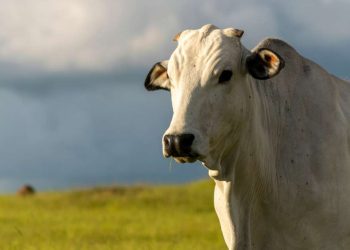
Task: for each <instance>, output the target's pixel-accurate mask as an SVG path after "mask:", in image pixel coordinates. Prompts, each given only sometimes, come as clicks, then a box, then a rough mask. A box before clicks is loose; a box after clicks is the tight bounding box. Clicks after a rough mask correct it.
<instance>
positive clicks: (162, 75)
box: [145, 61, 170, 91]
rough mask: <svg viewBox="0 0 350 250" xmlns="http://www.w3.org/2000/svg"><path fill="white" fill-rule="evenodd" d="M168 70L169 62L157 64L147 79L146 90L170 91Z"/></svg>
mask: <svg viewBox="0 0 350 250" xmlns="http://www.w3.org/2000/svg"><path fill="white" fill-rule="evenodd" d="M167 68H168V61H163V62H158V63H156V64H155V65H154V66H153V67H152V69H151V70H150V71H149V73H148V75H147V77H146V80H145V88H146V89H147V90H149V91H152V90H157V89H165V90H170V81H169V76H168V73H167Z"/></svg>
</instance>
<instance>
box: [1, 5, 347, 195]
mask: <svg viewBox="0 0 350 250" xmlns="http://www.w3.org/2000/svg"><path fill="white" fill-rule="evenodd" d="M349 11H350V1H349V0H295V1H277V0H266V1H261V0H245V1H232V0H231V1H228V0H227V1H226V0H222V1H213V0H212V1H210V0H192V1H187V0H186V1H185V0H178V1H166V0H147V1H146V0H137V1H136V0H99V1H95V0H61V1H53V0H30V1H29V0H11V1H6V0H0V192H1V191H8V190H14V189H15V188H16V187H17V186H18V185H20V184H21V183H23V182H31V183H34V184H35V185H37V186H39V187H42V188H43V189H50V188H58V187H70V186H78V185H92V184H93V185H95V184H104V183H111V182H124V183H128V182H168V181H172V182H176V181H186V180H190V179H192V178H198V177H202V176H204V175H205V171H204V170H203V169H201V168H200V167H198V166H195V167H192V166H189V167H187V166H186V167H184V168H181V167H179V166H177V165H176V164H174V165H175V167H173V168H174V170H171V171H169V165H171V164H172V163H169V160H163V159H162V158H161V154H160V138H161V134H162V131H163V130H164V129H165V128H166V126H167V123H168V121H169V119H170V117H171V109H170V101H169V96H168V95H167V94H166V93H156V94H152V95H150V94H149V93H146V92H144V91H143V89H142V83H143V80H144V76H145V74H146V73H147V71H148V69H149V68H150V67H151V66H152V65H153V63H155V62H157V61H159V60H162V59H166V58H167V57H169V55H170V53H171V51H172V50H173V49H174V48H175V46H176V44H175V43H173V42H172V37H173V36H174V35H175V34H176V33H178V32H179V31H181V30H183V29H187V28H199V27H201V26H202V25H204V24H207V23H213V24H215V25H217V26H219V27H222V28H226V27H235V28H240V29H243V30H245V34H244V38H243V40H242V42H243V43H244V44H245V45H246V47H248V48H252V47H254V46H255V45H256V44H257V43H258V42H259V41H260V40H261V39H263V38H265V37H279V38H282V39H284V40H286V41H287V42H289V43H290V44H291V45H292V46H294V47H295V48H296V49H297V50H298V51H299V52H301V53H302V54H303V55H305V56H307V57H309V58H311V59H313V60H314V61H316V62H318V63H319V64H321V65H322V66H324V67H325V68H326V69H327V70H329V71H330V72H332V73H334V74H336V75H338V76H340V77H342V78H346V79H350V60H349V58H350V50H349V48H348V46H349V44H350V31H349V24H350V15H349Z"/></svg>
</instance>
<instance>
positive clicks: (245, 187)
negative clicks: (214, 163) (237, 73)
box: [218, 76, 279, 202]
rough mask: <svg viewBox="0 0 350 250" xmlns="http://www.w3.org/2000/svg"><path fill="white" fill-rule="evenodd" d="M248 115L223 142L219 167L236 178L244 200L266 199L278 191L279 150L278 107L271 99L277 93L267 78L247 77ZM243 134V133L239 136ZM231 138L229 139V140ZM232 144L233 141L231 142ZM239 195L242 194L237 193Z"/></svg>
mask: <svg viewBox="0 0 350 250" xmlns="http://www.w3.org/2000/svg"><path fill="white" fill-rule="evenodd" d="M246 82H248V84H247V116H246V117H245V121H244V122H243V123H242V125H241V126H240V127H239V128H238V129H237V130H235V131H234V132H233V133H234V134H232V135H230V138H233V141H234V143H232V140H231V142H230V143H226V145H224V146H223V148H224V149H225V150H224V152H223V153H222V154H221V157H220V160H219V161H218V162H219V163H220V167H219V169H221V170H225V173H224V174H223V176H222V179H223V180H225V181H231V182H232V188H233V190H234V192H235V193H236V195H237V196H239V197H240V198H239V199H240V200H242V201H243V200H247V201H249V202H251V201H252V200H256V199H257V198H261V199H264V200H266V198H267V197H268V198H269V199H268V200H270V199H271V198H274V197H276V195H277V190H278V189H277V178H276V164H275V162H276V150H277V134H278V131H279V125H278V122H277V121H278V117H277V115H278V111H277V110H275V105H273V103H272V102H271V100H269V96H271V95H272V94H273V93H272V92H273V90H272V89H269V87H268V86H267V85H268V84H269V83H268V82H267V81H257V80H255V79H253V78H251V77H250V76H248V77H247V79H246ZM237 135H239V136H237ZM226 141H227V140H226ZM228 144H229V145H228ZM237 198H238V197H237Z"/></svg>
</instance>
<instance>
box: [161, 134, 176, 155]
mask: <svg viewBox="0 0 350 250" xmlns="http://www.w3.org/2000/svg"><path fill="white" fill-rule="evenodd" d="M173 139H174V136H172V135H165V136H164V138H163V144H164V152H165V157H169V156H171V155H172V154H173V144H174V143H173V141H174V140H173Z"/></svg>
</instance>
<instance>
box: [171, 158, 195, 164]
mask: <svg viewBox="0 0 350 250" xmlns="http://www.w3.org/2000/svg"><path fill="white" fill-rule="evenodd" d="M173 158H174V160H175V161H176V162H177V163H193V162H195V161H197V157H173Z"/></svg>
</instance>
